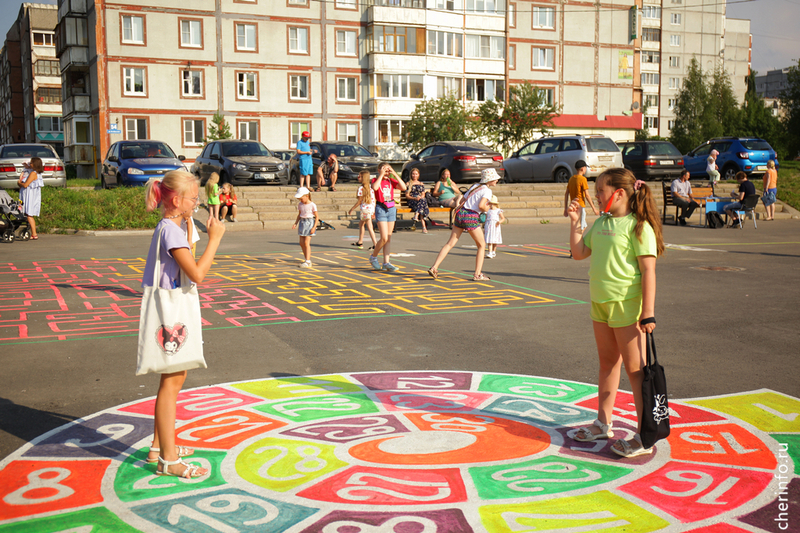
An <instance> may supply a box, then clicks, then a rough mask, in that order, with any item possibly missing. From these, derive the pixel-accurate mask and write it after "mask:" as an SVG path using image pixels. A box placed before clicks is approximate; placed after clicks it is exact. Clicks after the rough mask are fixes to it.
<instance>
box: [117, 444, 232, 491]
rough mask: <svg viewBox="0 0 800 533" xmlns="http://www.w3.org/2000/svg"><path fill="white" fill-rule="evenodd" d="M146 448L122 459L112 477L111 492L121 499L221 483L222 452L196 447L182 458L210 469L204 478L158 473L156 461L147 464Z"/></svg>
mask: <svg viewBox="0 0 800 533" xmlns="http://www.w3.org/2000/svg"><path fill="white" fill-rule="evenodd" d="M147 451H148V448H142V449H141V450H139V451H137V452H136V453H134V454H133V455H131V456H130V457H128V458H127V459H125V462H123V463H122V464H121V465H120V467H119V470H117V476H116V477H115V478H114V492H116V494H117V497H118V498H119V499H120V500H122V501H123V502H133V501H138V500H145V499H148V498H158V497H159V496H168V495H171V494H176V493H179V492H190V491H195V490H198V489H207V488H209V487H216V486H218V485H224V484H225V480H224V479H223V478H222V474H221V471H220V470H221V468H220V466H221V464H222V460H223V459H224V458H225V455H226V454H225V452H209V451H199V450H198V451H196V452H195V453H194V455H192V456H190V457H184V459H183V461H184V462H185V463H188V464H195V465H197V466H200V467H202V468H208V469H210V470H211V472H210V474H208V476H206V477H204V478H198V479H199V480H198V479H191V480H189V479H183V478H179V477H174V476H159V475H157V474H156V465H155V464H147V463H146V459H147Z"/></svg>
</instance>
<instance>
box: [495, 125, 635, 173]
mask: <svg viewBox="0 0 800 533" xmlns="http://www.w3.org/2000/svg"><path fill="white" fill-rule="evenodd" d="M581 159H582V160H584V161H586V165H587V166H588V167H589V168H588V170H587V171H586V177H587V178H596V177H597V176H599V175H600V174H601V173H602V172H603V171H604V170H606V169H609V168H618V167H621V166H622V153H621V152H620V151H619V147H618V146H617V145H616V144H615V143H614V141H612V140H611V139H610V138H608V137H606V136H605V135H559V136H557V137H543V138H541V139H537V140H535V141H531V142H529V143H528V144H526V145H525V146H523V147H522V148H520V149H519V151H516V152H514V153H513V154H511V157H509V158H508V159H506V160H505V161H503V167H504V168H505V169H506V181H509V182H511V181H550V180H553V181H556V182H558V183H566V182H567V181H569V178H570V177H571V176H572V175H573V174H574V173H575V163H577V162H578V161H579V160H581Z"/></svg>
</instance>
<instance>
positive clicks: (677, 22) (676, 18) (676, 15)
mask: <svg viewBox="0 0 800 533" xmlns="http://www.w3.org/2000/svg"><path fill="white" fill-rule="evenodd" d="M670 23H671V24H674V25H676V26H679V25H680V23H681V14H680V13H673V14H672V15H671V17H670Z"/></svg>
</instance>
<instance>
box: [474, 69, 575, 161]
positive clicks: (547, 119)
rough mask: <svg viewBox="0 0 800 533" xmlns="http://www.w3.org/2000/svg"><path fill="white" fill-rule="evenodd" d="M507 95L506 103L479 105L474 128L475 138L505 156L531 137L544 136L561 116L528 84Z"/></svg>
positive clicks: (493, 101) (542, 95) (491, 102)
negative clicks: (556, 118) (477, 137)
mask: <svg viewBox="0 0 800 533" xmlns="http://www.w3.org/2000/svg"><path fill="white" fill-rule="evenodd" d="M508 93H509V94H508V101H507V102H499V101H497V100H487V101H485V102H483V103H482V104H481V105H480V107H479V108H478V111H477V116H478V121H477V123H476V124H475V130H476V132H477V133H478V134H479V136H480V137H481V138H483V139H485V140H486V142H487V143H488V144H491V145H492V146H493V147H494V148H495V149H496V150H497V151H499V152H503V153H504V154H506V155H507V154H509V153H511V152H512V151H514V149H516V148H518V147H519V146H521V145H522V144H524V143H525V142H527V141H528V140H530V138H531V136H532V135H533V133H535V132H540V133H542V134H544V133H547V131H548V130H547V128H548V127H552V126H553V119H554V118H555V117H557V116H558V115H559V114H560V113H561V108H560V106H555V105H553V104H552V103H549V102H548V101H547V94H546V93H545V91H543V90H542V89H539V88H538V87H536V86H535V85H532V84H531V83H530V82H527V81H526V82H525V83H522V84H520V85H514V86H513V87H511V88H510V89H509V91H508Z"/></svg>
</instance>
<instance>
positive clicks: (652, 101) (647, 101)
mask: <svg viewBox="0 0 800 533" xmlns="http://www.w3.org/2000/svg"><path fill="white" fill-rule="evenodd" d="M644 105H645V106H646V107H658V95H657V94H646V95H644Z"/></svg>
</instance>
